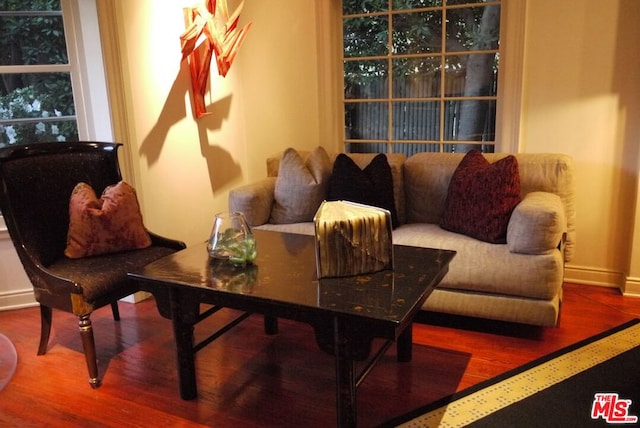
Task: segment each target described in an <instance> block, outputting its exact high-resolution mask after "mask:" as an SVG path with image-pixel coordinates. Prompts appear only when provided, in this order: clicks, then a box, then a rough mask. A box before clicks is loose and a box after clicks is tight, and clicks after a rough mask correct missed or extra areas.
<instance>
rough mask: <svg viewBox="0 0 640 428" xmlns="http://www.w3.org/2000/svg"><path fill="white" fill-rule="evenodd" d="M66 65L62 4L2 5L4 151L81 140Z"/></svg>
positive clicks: (6, 0)
mask: <svg viewBox="0 0 640 428" xmlns="http://www.w3.org/2000/svg"><path fill="white" fill-rule="evenodd" d="M68 62H69V60H68V56H67V47H66V40H65V35H64V25H63V20H62V11H61V6H60V0H3V1H2V2H1V3H0V67H2V66H27V69H26V71H25V68H24V67H22V68H21V69H20V70H19V72H15V71H14V70H12V69H10V68H5V69H4V70H3V71H2V72H1V73H0V147H2V146H6V145H10V144H19V143H28V142H37V141H74V140H78V131H77V123H76V120H75V114H76V113H75V106H74V100H73V91H72V86H71V78H70V72H69V71H66V70H63V71H60V69H59V68H56V67H59V66H61V65H62V66H64V65H67V64H68ZM29 66H34V67H36V66H37V67H40V68H38V69H37V70H34V71H33V72H31V71H29V69H28V67H29ZM48 66H51V67H50V71H49V70H47V68H48ZM42 67H44V68H42Z"/></svg>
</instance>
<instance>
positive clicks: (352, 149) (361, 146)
mask: <svg viewBox="0 0 640 428" xmlns="http://www.w3.org/2000/svg"><path fill="white" fill-rule="evenodd" d="M387 147H388V145H387V143H351V142H349V143H347V144H346V150H347V153H387Z"/></svg>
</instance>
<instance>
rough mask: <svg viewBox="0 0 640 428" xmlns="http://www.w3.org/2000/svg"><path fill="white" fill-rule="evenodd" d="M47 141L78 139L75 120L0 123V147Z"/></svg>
mask: <svg viewBox="0 0 640 428" xmlns="http://www.w3.org/2000/svg"><path fill="white" fill-rule="evenodd" d="M48 141H78V129H77V126H76V122H75V120H64V121H62V120H53V121H45V120H41V121H38V122H30V123H15V124H13V125H0V147H6V146H8V145H10V144H21V143H22V144H24V143H34V142H48Z"/></svg>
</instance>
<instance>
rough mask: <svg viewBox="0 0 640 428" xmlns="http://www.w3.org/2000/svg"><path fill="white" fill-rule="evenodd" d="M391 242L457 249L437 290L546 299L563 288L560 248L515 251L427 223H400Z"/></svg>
mask: <svg viewBox="0 0 640 428" xmlns="http://www.w3.org/2000/svg"><path fill="white" fill-rule="evenodd" d="M393 243H394V244H395V245H410V246H416V247H427V248H439V249H444V250H454V251H456V256H455V257H454V258H453V260H452V261H451V263H450V264H449V272H448V273H447V275H445V277H444V278H443V279H442V282H441V283H440V284H438V287H437V288H438V289H454V290H464V291H467V292H470V293H488V294H495V295H502V296H516V297H523V298H528V299H545V300H548V299H552V298H553V297H554V296H557V295H558V293H559V292H560V290H561V287H562V280H563V274H564V269H563V266H564V263H563V260H562V255H561V253H560V251H552V252H549V253H547V254H543V255H539V256H528V255H524V254H516V253H513V252H511V251H509V248H508V246H507V245H494V244H490V243H487V242H483V241H480V240H478V239H475V238H472V237H469V236H467V235H462V234H459V233H453V232H449V231H447V230H444V229H442V228H440V227H439V226H438V225H437V224H428V223H411V224H404V225H402V226H400V227H399V228H397V229H395V230H394V231H393Z"/></svg>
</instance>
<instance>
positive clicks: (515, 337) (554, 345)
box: [0, 284, 640, 427]
mask: <svg viewBox="0 0 640 428" xmlns="http://www.w3.org/2000/svg"><path fill="white" fill-rule="evenodd" d="M120 313H121V317H122V320H121V321H120V322H119V323H116V322H114V321H113V320H112V318H111V313H110V310H109V309H108V308H103V309H100V310H98V311H96V312H95V313H94V314H93V316H92V319H93V324H94V329H95V333H96V344H97V348H98V358H99V360H100V370H101V375H102V377H103V385H102V386H101V387H100V388H99V389H96V390H92V389H91V388H90V387H89V385H88V382H87V370H86V366H85V362H84V356H83V354H82V345H81V343H80V337H79V334H78V332H77V323H76V319H75V317H73V316H71V315H69V314H65V313H62V312H54V321H53V323H54V324H53V332H52V338H51V341H50V344H49V350H48V352H47V354H46V355H44V356H36V350H37V347H38V340H39V311H38V309H37V308H29V309H20V310H15V311H5V312H0V333H2V334H4V335H6V336H7V337H8V338H9V339H10V340H11V341H12V342H13V343H14V345H15V347H16V350H17V352H18V358H19V361H18V368H17V370H16V373H15V375H14V377H13V379H12V380H11V381H10V382H9V384H8V385H7V387H6V388H5V389H4V390H3V391H0V425H3V426H45V425H46V426H50V427H51V426H65V427H70V426H92V427H101V426H105V427H107V426H113V427H116V426H117V427H122V426H140V427H142V426H151V425H153V426H155V427H163V426H171V427H173V426H184V427H191V426H215V427H270V426H272V427H276V426H277V427H300V426H305V427H315V426H318V427H326V426H333V425H335V420H336V416H335V401H334V400H335V397H334V375H333V373H334V366H333V358H332V357H331V356H329V355H326V354H324V353H322V352H321V351H319V350H318V348H317V346H316V344H315V341H314V338H313V331H312V330H311V328H310V327H309V326H307V325H305V324H300V323H295V322H289V321H286V320H281V321H280V332H279V334H278V335H276V336H266V335H265V334H264V333H263V328H262V318H261V317H260V316H252V317H250V318H249V319H248V320H246V321H245V322H244V323H242V324H241V325H239V326H238V327H236V328H235V329H234V330H232V331H231V332H230V333H228V334H227V335H225V336H223V337H222V338H220V339H219V340H218V341H216V342H214V343H213V344H212V345H210V346H208V347H207V348H205V349H203V350H202V351H200V352H199V353H198V355H197V360H196V366H197V371H198V388H199V397H198V399H197V400H192V401H183V400H181V399H180V397H179V394H178V387H177V375H176V369H175V366H176V364H175V355H174V346H173V334H172V330H171V323H170V321H168V320H166V319H164V318H162V317H160V315H159V314H158V313H157V311H156V308H155V303H154V302H153V300H147V301H144V302H142V303H138V304H135V305H134V304H128V303H122V304H121V305H120ZM232 315H234V313H233V312H232V311H227V310H225V311H222V313H221V314H220V316H221V317H222V318H225V319H229V318H230V317H231V316H232ZM637 317H640V299H638V298H626V297H622V296H621V295H620V293H619V292H618V291H617V290H614V289H607V288H600V287H590V286H581V285H574V284H566V286H565V295H564V303H563V308H562V315H561V320H560V323H559V326H558V327H556V328H535V327H529V326H522V325H513V324H505V323H496V322H487V321H480V320H471V319H463V318H457V317H448V316H436V315H434V314H427V316H425V317H422V318H423V320H422V321H424V323H420V324H416V325H415V327H414V343H415V344H416V346H414V352H413V355H414V358H413V361H412V362H411V363H396V361H395V349H394V348H391V350H390V351H389V352H388V354H387V355H386V356H385V357H384V358H383V359H382V360H381V361H380V362H379V364H378V365H377V366H376V367H375V368H374V369H373V371H372V372H371V373H370V375H369V377H368V378H367V379H366V380H365V381H364V382H363V383H362V385H361V386H360V388H359V390H358V421H359V426H364V427H369V426H376V425H378V424H380V423H383V422H384V421H386V420H389V419H391V418H393V417H396V416H399V415H402V414H404V413H406V412H408V411H410V410H412V409H414V408H416V407H419V406H422V405H424V404H427V403H429V402H431V401H434V400H436V399H438V398H441V397H443V396H446V395H449V394H451V393H453V392H456V391H459V390H461V389H464V388H466V387H468V386H471V385H474V384H476V383H478V382H480V381H483V380H486V379H489V378H491V377H494V376H496V375H498V374H501V373H503V372H505V371H507V370H509V369H512V368H515V367H517V366H519V365H522V364H524V363H526V362H529V361H531V360H533V359H535V358H538V357H541V356H543V355H545V354H548V353H550V352H552V351H555V350H557V349H560V348H562V347H565V346H567V345H570V344H572V343H575V342H577V341H579V340H582V339H585V338H587V337H589V336H592V335H594V334H596V333H599V332H602V331H604V330H607V329H609V328H611V327H614V326H616V325H619V324H621V323H623V322H625V321H628V320H630V319H633V318H637ZM223 322H224V320H223V319H221V318H220V317H219V318H218V319H216V320H208V321H206V323H205V325H203V326H201V328H199V329H198V330H197V331H196V334H197V335H198V336H200V335H202V334H203V332H202V331H201V330H202V328H207V327H209V328H212V327H213V326H214V324H216V325H217V324H222V323H223Z"/></svg>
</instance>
